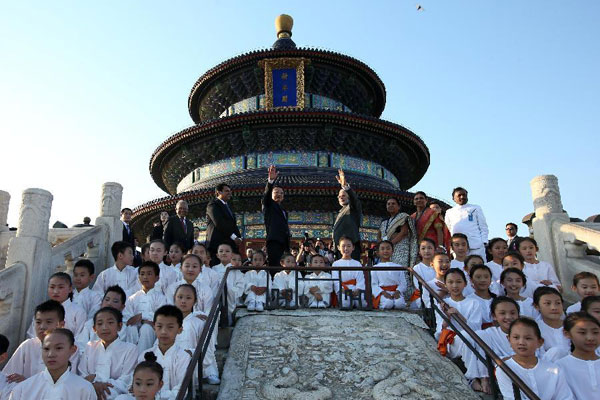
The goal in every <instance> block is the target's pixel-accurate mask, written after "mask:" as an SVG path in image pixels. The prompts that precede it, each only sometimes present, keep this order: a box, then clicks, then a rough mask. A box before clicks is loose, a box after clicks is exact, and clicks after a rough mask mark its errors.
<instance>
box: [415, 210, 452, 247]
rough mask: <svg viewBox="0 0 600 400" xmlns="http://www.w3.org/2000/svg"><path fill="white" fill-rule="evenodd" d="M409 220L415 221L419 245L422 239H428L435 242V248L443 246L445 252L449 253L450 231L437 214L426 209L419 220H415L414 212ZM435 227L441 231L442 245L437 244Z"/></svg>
mask: <svg viewBox="0 0 600 400" xmlns="http://www.w3.org/2000/svg"><path fill="white" fill-rule="evenodd" d="M411 218H412V219H414V220H415V225H416V227H417V235H418V240H419V243H421V240H423V239H424V238H429V239H431V240H433V241H434V242H435V244H436V246H444V248H445V249H446V251H448V252H449V251H450V231H449V230H448V227H447V226H446V223H445V222H444V219H443V218H442V216H441V215H440V214H439V213H438V212H436V211H434V210H432V209H431V208H426V209H425V211H423V214H421V217H420V218H418V219H417V213H416V212H414V213H413V214H412V215H411ZM436 227H437V228H441V229H442V237H443V243H438V235H437V230H436Z"/></svg>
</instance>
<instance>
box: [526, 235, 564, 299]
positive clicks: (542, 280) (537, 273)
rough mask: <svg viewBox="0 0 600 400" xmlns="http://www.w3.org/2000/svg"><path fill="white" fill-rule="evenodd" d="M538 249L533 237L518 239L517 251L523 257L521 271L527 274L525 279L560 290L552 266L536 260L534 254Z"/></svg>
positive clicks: (558, 281)
mask: <svg viewBox="0 0 600 400" xmlns="http://www.w3.org/2000/svg"><path fill="white" fill-rule="evenodd" d="M538 251H539V249H538V246H537V242H536V241H535V239H532V238H529V237H526V238H522V239H521V240H519V253H521V255H522V256H523V258H524V259H525V267H524V268H523V273H524V274H525V275H526V276H527V280H529V281H530V282H534V283H536V284H538V285H545V286H550V287H553V288H555V289H557V290H559V291H560V290H562V286H561V284H560V280H559V279H558V276H556V272H555V271H554V267H553V266H552V264H550V263H549V262H546V261H538V259H537V256H536V254H537V252H538Z"/></svg>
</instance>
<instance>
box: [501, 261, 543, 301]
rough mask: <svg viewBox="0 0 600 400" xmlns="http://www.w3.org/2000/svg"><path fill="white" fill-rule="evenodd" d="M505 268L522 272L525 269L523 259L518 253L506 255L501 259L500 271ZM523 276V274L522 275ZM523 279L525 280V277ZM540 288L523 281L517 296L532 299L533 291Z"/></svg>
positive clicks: (536, 284)
mask: <svg viewBox="0 0 600 400" xmlns="http://www.w3.org/2000/svg"><path fill="white" fill-rule="evenodd" d="M507 268H516V269H518V270H519V271H521V272H522V271H523V268H525V259H524V258H523V256H522V255H521V254H519V253H508V254H507V255H505V256H504V258H502V269H503V270H505V269H507ZM523 275H525V274H524V273H523ZM525 277H526V278H527V276H525ZM540 286H543V285H542V284H539V283H535V282H532V281H530V280H528V279H526V280H525V281H523V287H522V288H521V291H520V292H519V294H520V295H521V296H522V297H528V298H530V299H533V292H535V289H537V288H538V287H540Z"/></svg>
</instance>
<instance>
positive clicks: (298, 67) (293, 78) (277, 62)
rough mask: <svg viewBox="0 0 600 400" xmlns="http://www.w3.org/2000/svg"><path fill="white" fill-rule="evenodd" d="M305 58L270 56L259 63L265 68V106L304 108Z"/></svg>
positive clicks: (306, 62) (306, 61)
mask: <svg viewBox="0 0 600 400" xmlns="http://www.w3.org/2000/svg"><path fill="white" fill-rule="evenodd" d="M308 61H309V60H307V59H305V58H300V57H299V58H285V57H284V58H268V59H265V60H261V61H260V62H259V65H260V66H261V68H263V69H264V70H265V108H267V109H269V108H277V107H295V108H304V66H305V65H306V64H308Z"/></svg>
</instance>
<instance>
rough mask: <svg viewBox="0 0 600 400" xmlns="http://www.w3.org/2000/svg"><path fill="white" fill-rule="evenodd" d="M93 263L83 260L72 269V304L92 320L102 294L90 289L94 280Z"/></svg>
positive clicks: (98, 307)
mask: <svg viewBox="0 0 600 400" xmlns="http://www.w3.org/2000/svg"><path fill="white" fill-rule="evenodd" d="M94 278H95V275H94V263H93V262H91V261H90V260H87V259H83V260H79V261H77V262H76V263H75V266H74V267H73V286H74V287H75V290H73V302H74V303H75V304H78V305H80V306H81V307H82V308H83V309H84V310H85V312H86V315H87V318H88V319H90V318H93V317H94V314H95V313H96V311H98V310H99V309H100V303H102V296H103V294H102V293H98V292H97V291H94V290H91V289H90V284H91V283H92V281H93V280H94Z"/></svg>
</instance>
